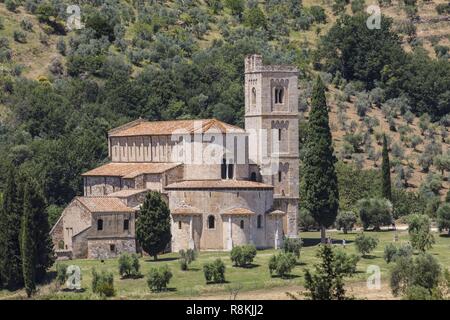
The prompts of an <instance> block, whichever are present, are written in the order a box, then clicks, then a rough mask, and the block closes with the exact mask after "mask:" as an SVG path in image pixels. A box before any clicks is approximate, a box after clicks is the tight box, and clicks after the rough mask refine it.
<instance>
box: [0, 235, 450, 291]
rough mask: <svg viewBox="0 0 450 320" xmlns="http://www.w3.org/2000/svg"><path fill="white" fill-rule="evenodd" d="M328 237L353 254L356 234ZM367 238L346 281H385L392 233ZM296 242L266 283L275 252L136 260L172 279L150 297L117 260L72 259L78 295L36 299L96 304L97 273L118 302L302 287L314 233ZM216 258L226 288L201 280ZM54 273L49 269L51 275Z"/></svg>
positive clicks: (437, 251)
mask: <svg viewBox="0 0 450 320" xmlns="http://www.w3.org/2000/svg"><path fill="white" fill-rule="evenodd" d="M329 234H330V235H332V238H333V241H334V243H337V244H336V246H337V247H341V245H340V243H341V240H342V239H345V240H346V243H347V245H346V247H345V249H344V250H345V251H346V252H349V253H356V251H355V247H354V244H353V240H354V238H355V236H356V235H357V233H356V232H355V233H349V234H346V235H345V234H343V233H341V232H333V233H329ZM368 234H370V235H373V236H376V237H377V238H378V239H379V240H380V242H379V245H378V247H377V248H376V249H375V250H374V251H373V252H372V255H371V256H370V257H367V258H362V259H361V260H360V261H359V263H358V272H357V273H356V274H355V275H354V276H353V277H352V278H348V279H347V280H346V282H347V283H349V282H362V281H366V279H367V274H366V270H367V267H368V266H369V265H377V266H379V267H380V269H381V281H382V282H388V279H389V265H387V264H386V262H385V261H384V260H383V250H384V247H385V245H386V244H387V243H389V242H392V241H393V239H394V234H395V233H394V231H384V232H368ZM301 237H302V239H303V242H304V246H303V248H302V251H301V255H300V261H299V263H298V264H297V266H296V267H295V268H294V270H293V272H292V276H291V277H290V278H289V279H280V278H271V277H270V274H269V271H268V267H267V264H268V260H269V258H270V257H271V256H272V255H273V254H274V253H275V250H261V251H258V254H257V256H256V259H255V261H254V266H253V267H251V268H237V267H233V266H232V263H231V261H230V258H229V253H228V252H201V253H200V254H199V257H198V259H197V260H196V261H194V262H193V263H192V264H191V265H190V270H189V271H181V270H180V267H179V262H178V254H176V253H169V254H165V255H161V256H160V257H159V260H158V261H156V262H155V261H153V260H152V259H151V258H149V257H144V258H142V259H141V261H140V262H141V272H142V274H143V275H147V273H148V271H149V269H150V268H151V267H154V266H159V265H162V264H167V265H168V266H169V267H170V269H171V271H172V273H173V278H172V280H171V282H170V284H169V290H168V291H166V292H163V293H151V292H150V291H149V289H148V287H147V283H146V277H143V278H140V279H126V280H122V279H120V276H119V274H118V262H117V259H113V260H105V261H104V262H103V263H102V262H101V261H99V260H73V261H65V262H64V263H67V264H74V265H78V266H79V267H80V268H81V272H82V287H83V288H84V291H83V292H78V293H75V292H67V291H66V292H64V291H62V292H61V291H60V292H57V291H56V290H55V288H54V283H50V284H47V285H44V286H42V287H41V288H40V292H39V294H38V295H37V296H36V298H42V299H98V298H99V297H98V296H97V295H95V294H93V293H92V291H91V280H92V276H91V271H92V269H93V268H96V269H97V270H98V271H100V270H107V271H111V272H113V273H114V286H115V289H116V291H117V295H116V298H118V299H164V298H166V299H167V298H169V299H177V298H189V297H191V298H200V297H201V296H202V295H203V296H208V295H220V294H223V295H227V294H228V287H229V286H230V285H237V284H240V285H242V289H241V291H240V292H245V291H253V290H268V291H270V289H271V288H276V287H278V288H281V287H288V286H301V285H303V281H304V278H303V276H304V270H305V268H312V266H313V264H314V263H315V262H317V258H316V257H315V254H316V251H317V245H318V242H319V233H318V232H302V233H301ZM435 239H436V243H435V245H434V246H433V248H432V249H431V250H430V251H429V252H430V253H431V254H433V255H434V256H435V257H436V258H437V259H438V260H439V261H440V262H441V264H442V265H443V266H444V267H447V268H448V267H450V254H449V253H450V238H448V237H442V236H439V235H438V234H436V233H435ZM407 241H408V234H407V231H399V242H400V243H404V242H407ZM217 257H220V258H221V259H222V260H223V261H224V262H225V264H226V271H225V278H226V280H227V282H228V283H226V284H220V285H219V284H208V285H207V284H206V283H205V279H204V276H203V271H202V266H203V264H204V263H205V262H208V261H212V260H213V259H215V258H217ZM52 271H54V268H53V270H52ZM23 296H25V295H24V292H23V291H22V290H21V291H17V292H13V293H11V292H7V291H0V298H21V297H23Z"/></svg>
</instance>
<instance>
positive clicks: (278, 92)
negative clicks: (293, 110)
mask: <svg viewBox="0 0 450 320" xmlns="http://www.w3.org/2000/svg"><path fill="white" fill-rule="evenodd" d="M283 100H284V89H283V88H280V87H279V88H275V103H276V104H282V103H283Z"/></svg>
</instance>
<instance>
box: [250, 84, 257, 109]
mask: <svg viewBox="0 0 450 320" xmlns="http://www.w3.org/2000/svg"><path fill="white" fill-rule="evenodd" d="M251 103H252V105H255V104H256V88H255V87H253V88H252V101H251Z"/></svg>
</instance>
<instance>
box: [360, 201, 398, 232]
mask: <svg viewBox="0 0 450 320" xmlns="http://www.w3.org/2000/svg"><path fill="white" fill-rule="evenodd" d="M357 207H358V209H359V217H360V219H361V222H362V224H363V228H364V230H367V229H368V228H369V227H371V226H372V227H373V228H374V230H379V229H380V226H383V225H390V224H391V223H392V204H391V202H390V201H389V200H387V199H380V198H370V199H361V200H359V201H358V203H357Z"/></svg>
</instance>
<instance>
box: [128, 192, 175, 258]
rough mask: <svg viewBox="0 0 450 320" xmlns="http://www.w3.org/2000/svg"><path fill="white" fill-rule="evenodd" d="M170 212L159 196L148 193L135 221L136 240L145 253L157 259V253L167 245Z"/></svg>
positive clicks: (156, 193) (169, 237) (154, 193)
mask: <svg viewBox="0 0 450 320" xmlns="http://www.w3.org/2000/svg"><path fill="white" fill-rule="evenodd" d="M171 237H172V235H171V234H170V211H169V207H168V206H167V204H166V203H165V202H164V200H163V198H162V197H161V194H160V193H159V192H157V191H150V192H149V193H148V194H147V196H146V197H145V200H144V203H143V204H142V206H141V209H140V210H139V214H138V218H137V221H136V240H138V242H139V244H140V245H141V246H142V249H144V251H145V252H147V253H148V254H149V255H151V256H153V257H154V259H155V260H157V259H158V253H160V252H161V251H163V250H164V249H165V248H166V246H167V244H168V243H169V241H170V239H171Z"/></svg>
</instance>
